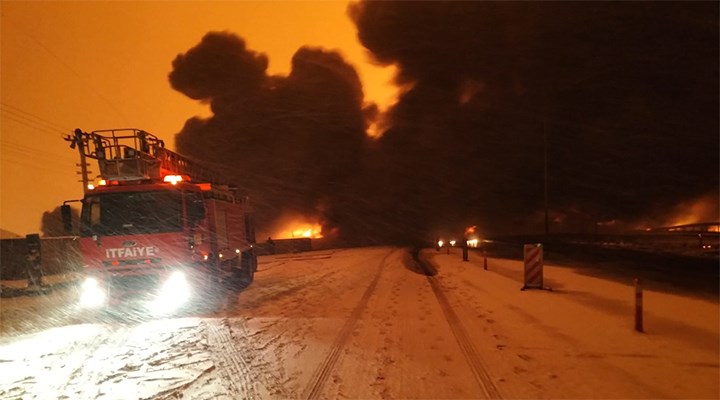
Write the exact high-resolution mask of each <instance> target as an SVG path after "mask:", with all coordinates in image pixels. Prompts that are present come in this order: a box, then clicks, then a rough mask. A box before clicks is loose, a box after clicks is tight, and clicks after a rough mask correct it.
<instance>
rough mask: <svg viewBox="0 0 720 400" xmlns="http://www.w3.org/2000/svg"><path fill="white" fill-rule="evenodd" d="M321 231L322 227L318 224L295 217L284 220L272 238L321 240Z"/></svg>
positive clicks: (307, 219)
mask: <svg viewBox="0 0 720 400" xmlns="http://www.w3.org/2000/svg"><path fill="white" fill-rule="evenodd" d="M322 231H323V229H322V225H321V224H320V223H319V222H315V221H313V220H312V219H310V218H306V217H295V218H291V219H287V220H285V221H284V222H283V223H282V225H281V228H280V229H277V230H276V232H275V234H274V235H272V237H273V238H276V239H301V238H310V239H321V238H322V237H323V232H322Z"/></svg>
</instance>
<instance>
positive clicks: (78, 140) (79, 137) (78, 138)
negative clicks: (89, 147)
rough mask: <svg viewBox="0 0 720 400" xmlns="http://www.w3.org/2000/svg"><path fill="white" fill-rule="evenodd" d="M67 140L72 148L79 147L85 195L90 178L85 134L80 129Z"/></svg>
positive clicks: (67, 137) (66, 138)
mask: <svg viewBox="0 0 720 400" xmlns="http://www.w3.org/2000/svg"><path fill="white" fill-rule="evenodd" d="M65 140H66V141H68V142H70V148H73V149H74V148H75V147H76V146H77V149H78V153H80V165H79V166H80V175H82V184H83V193H85V192H87V190H88V184H89V183H90V178H89V177H88V174H89V172H88V169H87V166H88V164H87V161H86V158H85V142H84V140H83V132H82V131H81V130H80V129H75V132H74V135H73V136H70V135H68V136H66V137H65Z"/></svg>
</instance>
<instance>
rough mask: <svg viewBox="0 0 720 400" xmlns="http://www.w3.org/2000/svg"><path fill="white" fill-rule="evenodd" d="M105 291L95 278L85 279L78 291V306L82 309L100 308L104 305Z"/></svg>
mask: <svg viewBox="0 0 720 400" xmlns="http://www.w3.org/2000/svg"><path fill="white" fill-rule="evenodd" d="M105 295H106V294H105V290H103V288H102V287H101V286H100V283H99V282H98V280H97V279H95V278H92V277H90V278H86V279H85V281H84V282H83V284H82V288H81V291H80V306H81V307H83V308H95V307H100V306H101V305H103V303H105Z"/></svg>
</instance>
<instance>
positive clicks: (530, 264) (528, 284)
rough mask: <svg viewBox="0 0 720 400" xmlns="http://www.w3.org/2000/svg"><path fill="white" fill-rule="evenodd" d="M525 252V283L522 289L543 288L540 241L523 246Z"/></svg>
mask: <svg viewBox="0 0 720 400" xmlns="http://www.w3.org/2000/svg"><path fill="white" fill-rule="evenodd" d="M523 252H524V254H525V257H524V258H525V285H523V287H522V289H520V290H525V289H535V288H537V289H543V247H542V244H540V243H534V244H526V245H524V246H523Z"/></svg>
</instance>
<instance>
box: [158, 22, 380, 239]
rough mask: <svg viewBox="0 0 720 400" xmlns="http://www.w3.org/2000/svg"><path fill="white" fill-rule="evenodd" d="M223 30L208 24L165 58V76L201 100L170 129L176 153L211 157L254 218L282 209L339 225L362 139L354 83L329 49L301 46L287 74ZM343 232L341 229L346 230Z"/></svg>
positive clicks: (351, 72)
mask: <svg viewBox="0 0 720 400" xmlns="http://www.w3.org/2000/svg"><path fill="white" fill-rule="evenodd" d="M267 64H268V61H267V57H266V56H265V55H263V54H259V53H256V52H254V51H252V50H249V49H247V48H246V46H245V43H244V41H243V40H242V39H241V38H239V37H238V36H236V35H233V34H230V33H221V32H211V33H208V34H207V35H206V36H205V37H204V38H203V39H202V41H201V42H200V43H199V44H198V45H197V46H195V47H194V48H192V49H190V50H189V51H187V52H186V53H185V54H181V55H178V56H177V58H176V59H175V60H174V61H173V71H172V72H171V74H170V82H171V84H172V86H173V87H174V88H175V89H177V90H178V91H180V92H182V93H184V94H186V95H187V96H189V97H191V98H193V99H196V100H200V101H203V102H207V103H209V104H210V107H211V110H212V112H213V116H212V117H210V118H208V119H201V118H192V119H190V120H188V121H187V123H186V125H185V127H184V128H183V130H182V132H180V133H179V134H178V135H177V137H176V142H177V148H178V151H179V152H181V153H183V154H186V155H188V156H190V157H194V158H196V159H199V160H203V161H205V162H206V163H210V164H211V166H213V167H215V169H217V170H220V172H222V173H224V174H225V175H226V176H228V177H229V178H230V179H231V180H232V181H233V182H235V183H236V184H238V185H239V186H240V188H241V190H243V191H244V192H245V193H246V194H248V195H250V196H251V197H252V200H253V204H254V205H255V211H256V216H257V219H258V224H259V226H260V227H261V229H262V227H265V228H267V226H268V225H269V224H270V223H271V222H272V221H273V220H274V219H276V218H278V217H280V215H281V214H282V213H284V212H289V213H297V214H301V215H307V216H317V217H320V218H323V221H322V222H323V224H324V226H325V227H326V228H327V230H331V229H333V228H336V227H338V226H339V225H342V224H343V218H344V217H343V216H344V215H347V213H346V212H344V210H343V208H345V207H350V205H351V204H352V203H353V202H354V201H355V200H354V198H353V196H351V192H353V191H352V190H351V189H352V188H351V183H352V182H353V181H354V180H356V179H357V175H358V174H359V168H360V162H361V155H362V151H363V147H364V141H365V133H364V132H365V128H366V126H365V124H366V122H365V119H364V116H363V110H362V107H363V92H362V85H361V83H360V80H359V78H358V75H357V73H356V71H355V69H354V68H353V67H352V66H351V65H349V64H348V63H347V62H345V61H344V60H343V58H342V57H341V56H340V55H339V54H338V53H336V52H332V51H325V50H322V49H317V48H308V47H303V48H301V49H299V50H298V51H297V52H296V53H295V55H294V57H293V59H292V71H291V73H290V74H289V75H288V76H287V77H284V76H270V75H268V74H267V71H266V69H267ZM348 233H349V232H348Z"/></svg>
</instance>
